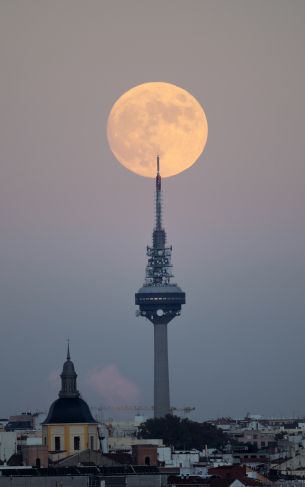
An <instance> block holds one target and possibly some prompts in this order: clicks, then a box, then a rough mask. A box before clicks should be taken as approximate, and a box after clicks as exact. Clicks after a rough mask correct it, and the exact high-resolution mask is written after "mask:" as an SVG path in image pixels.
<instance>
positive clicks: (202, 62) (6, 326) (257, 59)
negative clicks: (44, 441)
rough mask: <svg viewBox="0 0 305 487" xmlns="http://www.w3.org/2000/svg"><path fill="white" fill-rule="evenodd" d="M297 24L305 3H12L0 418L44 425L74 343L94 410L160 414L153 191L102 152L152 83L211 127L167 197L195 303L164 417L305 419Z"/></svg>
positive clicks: (179, 269)
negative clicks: (140, 300) (143, 300)
mask: <svg viewBox="0 0 305 487" xmlns="http://www.w3.org/2000/svg"><path fill="white" fill-rule="evenodd" d="M304 22H305V2H304V0H299V1H298V0H290V1H287V0H256V1H252V0H183V1H182V0H166V1H164V0H154V1H153V2H152V1H147V0H128V1H123V0H120V1H118V0H111V1H102V0H96V1H95V0H87V1H84V0H81V1H80V0H64V1H62V0H52V1H47V0H27V1H23V0H3V1H2V2H1V4H0V56H1V57H0V70H1V86H0V107H1V109H0V146H1V154H0V164H1V166H0V167H1V178H0V198H1V204H0V222H1V237H0V262H1V272H0V286H1V287H0V310H1V351H0V368H1V375H0V390H1V401H0V416H4V415H8V414H13V413H17V412H19V411H21V410H25V409H28V410H37V409H41V410H46V409H47V408H48V407H49V405H50V402H51V401H52V400H53V399H55V398H56V394H57V387H58V383H57V380H56V374H57V371H58V370H60V369H61V367H62V363H63V360H64V356H65V349H66V338H67V337H68V336H69V337H70V339H71V353H72V358H73V360H74V362H75V366H76V369H77V372H78V373H79V389H80V390H81V392H82V393H83V396H84V397H85V398H86V399H87V401H88V403H89V404H90V405H99V404H101V403H103V404H109V403H111V402H112V403H116V404H127V403H129V404H147V405H150V404H152V400H153V397H152V394H153V327H152V326H151V325H150V324H149V323H148V322H145V321H144V319H140V318H136V317H135V306H134V293H135V291H137V289H138V288H139V287H140V286H141V285H142V283H143V279H144V270H145V265H146V256H145V249H146V245H147V244H148V243H150V241H151V233H152V227H153V200H154V194H153V181H152V180H151V179H145V178H142V177H140V176H136V175H134V174H132V173H131V172H128V171H127V170H126V169H125V168H123V167H122V166H121V165H120V164H119V163H118V162H117V161H116V160H115V158H114V156H113V155H112V153H111V151H110V149H109V147H108V145H107V141H106V121H107V116H108V113H109V111H110V109H111V107H112V105H113V103H114V102H115V100H116V99H117V98H118V97H119V96H120V95H121V94H122V93H123V92H124V91H126V90H128V89H129V88H131V87H133V86H135V85H137V84H140V83H143V82H146V81H166V82H170V83H174V84H177V85H179V86H181V87H183V88H185V89H186V90H188V91H189V92H190V93H192V94H193V95H194V96H195V97H196V98H197V99H198V100H199V102H200V103H201V104H202V105H203V106H204V108H205V111H206V114H207V118H208V123H209V138H208V143H207V147H206V150H205V152H204V154H203V155H202V156H201V158H200V160H199V161H198V162H197V163H196V164H195V165H194V166H193V167H192V168H191V169H189V170H188V171H186V172H184V173H183V174H180V175H179V176H176V177H173V178H170V179H166V180H165V181H164V184H163V188H164V203H165V208H164V212H165V215H164V221H165V225H166V230H167V233H168V241H169V243H172V244H173V264H174V273H175V276H176V280H177V282H178V284H179V285H180V286H181V287H182V289H183V290H184V291H185V292H186V297H187V304H186V305H185V306H184V308H183V313H182V316H181V317H180V318H177V319H176V320H175V321H174V322H173V323H171V324H170V325H169V353H170V378H171V402H172V404H173V405H175V406H184V405H190V406H196V408H197V409H196V414H195V415H193V417H194V418H195V417H196V418H198V419H204V418H210V417H216V416H220V415H222V416H226V415H232V416H234V417H236V416H241V415H244V414H246V413H247V412H249V411H250V412H252V413H260V414H263V415H265V416H271V415H273V416H280V415H303V414H305V387H304V384H305V381H304V370H305V354H304V341H305V327H304V324H305V299H304V291H305V259H304V250H305V226H304V210H305V168H304V153H305V137H304V112H305V96H304V86H305V56H304V46H305V30H304Z"/></svg>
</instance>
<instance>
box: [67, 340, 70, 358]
mask: <svg viewBox="0 0 305 487" xmlns="http://www.w3.org/2000/svg"><path fill="white" fill-rule="evenodd" d="M67 342H68V345H67V360H70V338H68V339H67Z"/></svg>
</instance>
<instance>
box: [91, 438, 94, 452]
mask: <svg viewBox="0 0 305 487" xmlns="http://www.w3.org/2000/svg"><path fill="white" fill-rule="evenodd" d="M90 450H94V436H90Z"/></svg>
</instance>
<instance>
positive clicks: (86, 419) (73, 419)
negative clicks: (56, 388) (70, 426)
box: [43, 397, 96, 424]
mask: <svg viewBox="0 0 305 487" xmlns="http://www.w3.org/2000/svg"><path fill="white" fill-rule="evenodd" d="M62 423H96V421H95V419H94V418H93V416H92V414H91V412H90V409H89V406H88V404H87V403H86V402H85V401H84V400H83V399H81V398H80V397H60V398H59V399H56V401H54V402H53V404H51V407H50V410H49V414H48V416H47V418H46V420H45V421H44V422H43V424H62Z"/></svg>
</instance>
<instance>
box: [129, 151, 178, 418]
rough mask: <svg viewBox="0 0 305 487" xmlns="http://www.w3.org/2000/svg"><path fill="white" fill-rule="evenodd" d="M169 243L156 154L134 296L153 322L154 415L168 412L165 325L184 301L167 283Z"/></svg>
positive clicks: (170, 284) (169, 263)
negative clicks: (150, 227) (146, 242)
mask: <svg viewBox="0 0 305 487" xmlns="http://www.w3.org/2000/svg"><path fill="white" fill-rule="evenodd" d="M171 253H172V247H167V246H166V233H165V230H164V229H163V227H162V204H161V176H160V170H159V157H158V158H157V176H156V223H155V227H154V231H153V243H152V246H151V247H147V256H148V264H147V266H146V278H145V283H144V285H143V286H142V287H141V289H139V291H138V292H137V293H136V296H135V302H136V305H138V306H139V311H138V313H137V314H138V315H139V316H145V318H147V319H148V320H149V321H150V322H151V323H152V324H153V325H154V410H155V417H156V418H158V417H162V416H165V415H166V414H169V413H170V400H169V372H168V345H167V325H168V323H169V322H170V321H171V320H172V319H173V318H175V316H178V315H180V312H181V306H182V304H184V303H185V294H184V292H183V291H182V290H181V289H180V288H179V287H178V286H177V285H176V284H172V283H171V278H172V277H173V275H172V273H171V268H172V264H171Z"/></svg>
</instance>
